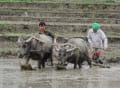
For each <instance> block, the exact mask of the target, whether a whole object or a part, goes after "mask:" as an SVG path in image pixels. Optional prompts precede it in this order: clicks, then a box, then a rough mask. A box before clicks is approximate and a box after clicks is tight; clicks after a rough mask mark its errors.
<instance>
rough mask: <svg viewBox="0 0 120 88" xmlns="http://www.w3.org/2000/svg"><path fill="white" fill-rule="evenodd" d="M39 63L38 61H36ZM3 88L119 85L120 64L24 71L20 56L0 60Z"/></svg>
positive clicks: (119, 87)
mask: <svg viewBox="0 0 120 88" xmlns="http://www.w3.org/2000/svg"><path fill="white" fill-rule="evenodd" d="M33 66H36V62H34V63H33ZM0 88H120V65H112V66H111V68H100V67H92V68H89V67H88V66H87V65H84V66H83V67H82V69H76V70H73V69H72V68H69V69H68V70H59V71H58V70H55V68H54V67H50V66H47V67H46V68H45V69H43V70H36V71H21V70H20V65H19V60H18V59H2V58H1V59H0Z"/></svg>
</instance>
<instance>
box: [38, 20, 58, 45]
mask: <svg viewBox="0 0 120 88" xmlns="http://www.w3.org/2000/svg"><path fill="white" fill-rule="evenodd" d="M43 33H44V34H46V35H48V36H50V37H51V38H52V40H53V43H56V38H55V36H54V35H53V34H52V33H51V32H49V31H46V24H45V22H40V23H39V34H43Z"/></svg>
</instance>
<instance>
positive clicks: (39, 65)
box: [38, 60, 41, 69]
mask: <svg viewBox="0 0 120 88" xmlns="http://www.w3.org/2000/svg"><path fill="white" fill-rule="evenodd" d="M38 68H39V69H41V60H38Z"/></svg>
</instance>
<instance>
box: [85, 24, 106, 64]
mask: <svg viewBox="0 0 120 88" xmlns="http://www.w3.org/2000/svg"><path fill="white" fill-rule="evenodd" d="M87 38H88V42H89V44H90V47H91V48H92V59H94V60H96V61H97V62H98V63H101V64H103V61H102V60H100V57H101V56H102V51H103V50H106V49H107V48H108V40H107V37H106V35H105V33H104V32H103V31H102V30H101V28H100V24H99V23H93V24H92V28H91V29H89V30H88V34H87Z"/></svg>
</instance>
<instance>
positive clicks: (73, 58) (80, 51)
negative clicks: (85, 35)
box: [53, 38, 91, 69]
mask: <svg viewBox="0 0 120 88" xmlns="http://www.w3.org/2000/svg"><path fill="white" fill-rule="evenodd" d="M54 53H55V54H56V55H54V56H55V57H54V58H56V59H57V60H58V65H57V67H60V66H62V67H64V66H65V65H66V64H67V63H73V64H74V69H75V68H76V67H77V65H78V66H79V68H81V65H82V63H83V62H84V61H87V62H88V64H89V66H90V67H91V59H90V57H89V53H88V47H87V43H86V42H85V41H84V40H83V39H80V38H72V39H69V40H68V42H67V43H64V44H57V45H55V46H54ZM54 53H53V54H54Z"/></svg>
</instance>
